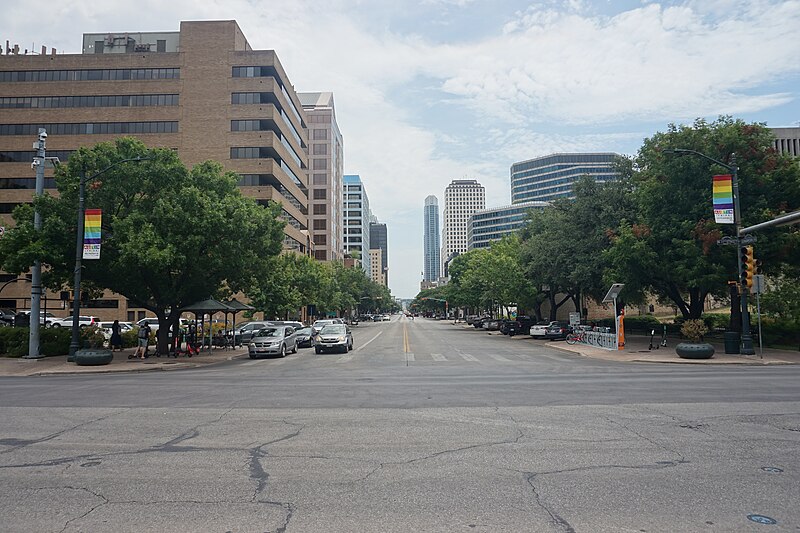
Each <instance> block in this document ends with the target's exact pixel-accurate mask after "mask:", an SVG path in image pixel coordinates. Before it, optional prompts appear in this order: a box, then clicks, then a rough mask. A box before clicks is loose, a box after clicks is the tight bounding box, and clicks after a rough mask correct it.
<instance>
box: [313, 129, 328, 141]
mask: <svg viewBox="0 0 800 533" xmlns="http://www.w3.org/2000/svg"><path fill="white" fill-rule="evenodd" d="M312 131H313V132H314V133H313V134H312V135H313V137H312V139H313V140H315V141H326V140H328V130H318V129H315V130H312Z"/></svg>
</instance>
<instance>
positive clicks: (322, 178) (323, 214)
mask: <svg viewBox="0 0 800 533" xmlns="http://www.w3.org/2000/svg"><path fill="white" fill-rule="evenodd" d="M298 96H299V97H300V101H301V102H302V104H303V109H304V110H305V112H306V116H307V117H308V124H309V126H308V144H309V146H308V166H309V169H308V171H307V172H308V191H309V192H308V227H309V231H310V233H311V239H312V241H313V242H314V257H315V258H316V259H318V260H320V261H331V260H336V259H341V258H342V257H343V256H344V239H343V238H342V237H343V231H342V222H343V221H342V205H343V204H342V175H343V174H344V145H343V142H342V134H341V132H340V131H339V126H338V124H337V123H336V110H335V108H334V102H333V93H330V92H323V93H299V95H298Z"/></svg>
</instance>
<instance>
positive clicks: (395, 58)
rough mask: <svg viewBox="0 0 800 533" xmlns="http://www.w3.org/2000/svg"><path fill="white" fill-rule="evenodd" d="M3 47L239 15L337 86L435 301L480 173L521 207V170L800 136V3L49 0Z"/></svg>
mask: <svg viewBox="0 0 800 533" xmlns="http://www.w3.org/2000/svg"><path fill="white" fill-rule="evenodd" d="M7 4H8V5H4V6H3V16H2V17H0V39H1V40H2V41H3V43H4V42H5V40H6V39H8V40H9V41H11V42H12V43H19V44H20V46H21V47H23V48H26V47H28V45H30V47H31V48H32V49H34V50H38V49H39V48H41V46H42V45H47V46H48V48H50V47H55V48H57V49H58V50H59V52H66V53H79V52H80V48H81V38H82V34H83V33H93V32H125V31H130V32H134V31H177V30H178V29H179V24H180V21H181V20H236V21H237V22H238V24H239V26H240V27H241V28H242V30H243V32H244V34H245V36H246V37H247V39H248V41H249V42H250V45H251V46H252V48H254V49H271V50H275V51H276V53H277V55H278V57H279V59H280V61H281V63H282V64H283V66H284V68H285V70H286V72H287V74H288V76H289V78H290V81H291V83H292V85H294V87H295V90H296V91H298V92H314V91H332V92H333V93H334V99H335V105H336V116H337V120H338V124H339V128H340V130H341V131H342V135H343V137H344V158H345V173H346V174H358V175H360V176H361V179H362V181H363V182H364V184H365V187H366V190H367V194H368V195H369V199H370V207H371V209H372V211H373V213H374V214H375V215H376V216H377V217H378V219H379V220H380V221H381V222H385V223H386V224H387V227H388V238H389V286H390V289H391V290H392V294H393V295H394V296H399V297H403V298H411V297H413V296H415V295H416V294H417V292H418V291H419V282H420V280H421V279H422V277H421V272H422V270H423V205H424V200H425V197H426V196H428V195H430V194H433V195H436V196H437V197H438V198H439V203H440V210H441V209H442V208H443V205H442V204H443V195H444V189H445V187H446V186H447V185H448V183H450V181H451V180H453V179H476V180H478V181H479V182H480V183H481V184H482V185H483V186H484V187H485V188H486V206H487V207H499V206H503V205H508V204H510V197H511V194H510V173H509V169H510V167H511V165H512V164H513V163H514V162H517V161H523V160H526V159H531V158H535V157H539V156H543V155H547V154H550V153H554V152H577V151H604V152H618V153H621V154H629V155H633V154H635V153H636V152H637V150H638V149H639V147H640V146H641V144H642V140H643V139H645V138H647V137H650V136H652V135H653V134H654V133H656V132H658V131H664V130H665V129H666V128H667V125H668V124H670V123H678V124H681V123H690V122H692V121H693V120H694V119H695V118H698V117H703V118H708V119H712V120H713V119H714V118H716V117H717V116H719V115H721V114H725V115H733V116H735V117H738V118H742V119H744V120H746V121H749V122H764V123H766V124H767V125H768V126H770V127H781V126H800V101H799V100H798V96H800V95H799V94H798V93H800V0H784V1H780V0H686V1H662V2H656V1H652V2H651V1H647V0H639V1H635V0H614V1H608V0H597V1H588V0H545V1H540V2H531V1H520V0H387V1H383V0H326V1H324V2H323V1H322V0H292V1H287V0H171V1H170V2H163V1H162V0H139V1H137V2H120V1H118V0H108V1H106V2H96V1H89V0H69V1H68V2H64V1H63V0H57V1H56V0H43V1H42V2H40V3H38V4H37V7H36V10H35V16H34V13H33V12H32V11H31V8H30V6H29V5H26V4H24V3H20V2H16V3H13V4H11V3H7Z"/></svg>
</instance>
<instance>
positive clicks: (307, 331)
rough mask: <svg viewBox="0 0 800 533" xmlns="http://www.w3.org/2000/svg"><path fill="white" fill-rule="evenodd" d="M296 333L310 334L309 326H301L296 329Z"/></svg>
mask: <svg viewBox="0 0 800 533" xmlns="http://www.w3.org/2000/svg"><path fill="white" fill-rule="evenodd" d="M297 334H298V335H311V328H301V329H298V330H297Z"/></svg>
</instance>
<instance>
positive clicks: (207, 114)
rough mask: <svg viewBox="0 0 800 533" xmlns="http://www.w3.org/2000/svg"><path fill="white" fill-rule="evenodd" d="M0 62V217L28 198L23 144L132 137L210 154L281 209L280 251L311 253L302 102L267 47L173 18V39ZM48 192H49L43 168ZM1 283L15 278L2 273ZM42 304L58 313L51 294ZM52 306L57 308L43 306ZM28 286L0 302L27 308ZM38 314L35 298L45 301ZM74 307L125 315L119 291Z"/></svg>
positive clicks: (130, 38) (183, 153) (88, 45)
mask: <svg viewBox="0 0 800 533" xmlns="http://www.w3.org/2000/svg"><path fill="white" fill-rule="evenodd" d="M8 52H9V51H8V50H6V54H4V55H0V217H2V218H3V222H2V224H3V225H6V226H7V225H8V224H9V223H10V221H11V218H10V213H11V211H12V210H13V207H14V206H15V205H16V204H18V203H22V202H29V201H30V200H31V197H32V194H33V190H34V186H35V173H34V171H33V170H31V161H32V159H33V156H34V155H35V151H33V150H32V149H31V145H32V143H33V142H34V141H35V140H36V133H37V130H38V128H39V127H44V128H46V129H47V132H48V138H47V150H48V152H47V155H48V156H57V157H59V158H60V159H61V160H62V161H65V160H66V159H67V158H68V157H69V154H70V153H71V152H72V151H74V150H75V149H77V148H79V147H81V146H90V145H94V144H96V143H98V142H103V141H109V140H112V139H114V138H115V137H119V136H121V135H131V136H134V137H138V138H139V139H141V140H142V141H143V142H144V143H145V144H146V145H148V146H152V147H166V148H172V149H174V150H176V151H177V152H178V154H179V155H180V157H181V159H182V160H183V162H184V163H185V164H186V165H187V166H192V165H194V164H197V163H199V162H202V161H205V160H208V159H213V160H216V161H219V162H221V163H222V164H223V166H224V167H225V169H226V170H231V171H234V172H237V173H238V174H240V175H241V181H240V186H241V188H242V192H243V193H244V194H245V195H247V196H251V197H253V198H255V199H257V201H258V202H260V203H266V202H270V201H275V202H280V203H281V204H282V206H283V218H284V219H285V220H286V222H287V224H286V229H285V231H284V245H285V248H286V249H288V250H294V251H296V252H298V253H304V254H308V253H310V252H311V250H310V249H309V247H310V239H309V234H308V192H307V191H308V184H307V175H306V172H307V168H308V156H307V145H308V133H307V132H308V130H307V126H306V122H307V121H306V116H305V114H304V111H303V109H302V105H301V103H300V100H299V99H298V97H297V94H296V92H295V90H294V88H293V86H292V85H291V83H290V82H289V78H288V76H287V74H286V71H285V70H284V69H283V66H282V65H281V63H280V61H279V60H278V57H277V55H276V54H275V52H274V51H272V50H253V49H252V48H251V47H250V45H249V44H248V42H247V39H246V38H245V36H244V34H243V33H242V31H241V29H240V28H239V26H238V25H237V23H236V22H235V21H208V22H181V25H180V31H179V32H163V33H153V32H149V33H125V34H119V33H116V34H106V33H103V34H85V35H84V36H83V48H82V53H81V54H55V53H54V52H53V53H51V54H50V55H47V54H41V55H18V54H13V53H11V54H9V53H8ZM46 178H48V179H46V187H47V188H51V189H52V188H54V187H55V185H54V183H53V180H52V170H48V171H47V174H46ZM3 276H4V277H3V278H0V283H2V282H4V281H8V280H10V279H13V276H9V275H3ZM47 298H48V302H47V308H48V310H49V311H52V312H54V313H55V314H57V315H66V314H67V312H66V310H63V312H61V311H62V307H63V304H62V303H61V302H60V301H58V295H57V294H52V293H48V294H47ZM53 300H55V304H54V302H53ZM29 305H30V284H29V283H25V282H12V283H10V284H9V285H8V287H6V288H5V289H4V290H3V291H2V293H1V294H0V307H10V308H12V309H25V308H28V307H29ZM43 307H44V302H43ZM86 307H87V309H86V310H85V311H84V312H85V313H87V314H95V315H97V316H100V317H102V318H106V319H111V318H118V319H121V320H134V319H138V318H140V317H142V316H144V310H142V309H128V307H127V302H126V301H125V299H124V298H121V297H120V296H119V295H113V294H106V295H105V296H104V298H103V299H102V300H99V301H95V302H91V303H90V304H89V305H88V306H86Z"/></svg>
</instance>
